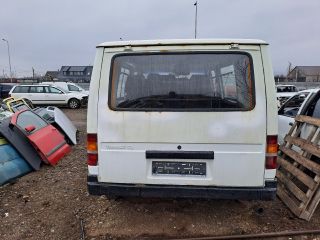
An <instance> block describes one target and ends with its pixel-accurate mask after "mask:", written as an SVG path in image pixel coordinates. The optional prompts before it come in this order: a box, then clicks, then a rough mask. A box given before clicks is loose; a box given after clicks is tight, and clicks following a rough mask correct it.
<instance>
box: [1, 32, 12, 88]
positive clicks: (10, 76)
mask: <svg viewBox="0 0 320 240" xmlns="http://www.w3.org/2000/svg"><path fill="white" fill-rule="evenodd" d="M2 41H5V42H6V43H7V47H8V57H9V68H10V79H11V82H12V71H11V59H10V47H9V41H8V40H7V39H4V38H2Z"/></svg>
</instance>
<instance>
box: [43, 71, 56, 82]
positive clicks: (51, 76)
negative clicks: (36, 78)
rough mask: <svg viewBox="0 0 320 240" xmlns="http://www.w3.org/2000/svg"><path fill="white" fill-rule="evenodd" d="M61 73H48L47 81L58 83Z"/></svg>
mask: <svg viewBox="0 0 320 240" xmlns="http://www.w3.org/2000/svg"><path fill="white" fill-rule="evenodd" d="M58 74H59V71H47V72H46V74H45V75H44V78H45V80H46V81H57V80H58Z"/></svg>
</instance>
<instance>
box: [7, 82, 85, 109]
mask: <svg viewBox="0 0 320 240" xmlns="http://www.w3.org/2000/svg"><path fill="white" fill-rule="evenodd" d="M9 94H10V96H11V97H14V98H26V99H28V100H30V101H31V102H32V104H35V105H67V106H68V107H69V108H79V107H81V106H85V105H87V102H88V95H87V94H81V93H72V92H67V91H65V90H63V89H61V88H58V87H55V86H51V85H45V84H34V85H16V86H14V87H13V88H12V89H11V91H10V92H9Z"/></svg>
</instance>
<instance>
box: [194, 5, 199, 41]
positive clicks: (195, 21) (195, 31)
mask: <svg viewBox="0 0 320 240" xmlns="http://www.w3.org/2000/svg"><path fill="white" fill-rule="evenodd" d="M193 5H194V6H196V15H195V18H194V38H197V20H198V1H196V2H195V3H194V4H193Z"/></svg>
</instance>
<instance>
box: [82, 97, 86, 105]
mask: <svg viewBox="0 0 320 240" xmlns="http://www.w3.org/2000/svg"><path fill="white" fill-rule="evenodd" d="M87 104H88V97H83V98H82V99H81V106H87Z"/></svg>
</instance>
